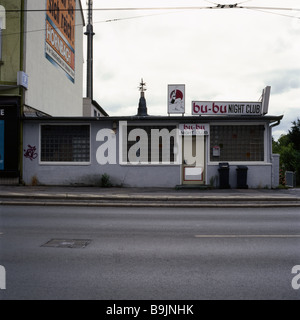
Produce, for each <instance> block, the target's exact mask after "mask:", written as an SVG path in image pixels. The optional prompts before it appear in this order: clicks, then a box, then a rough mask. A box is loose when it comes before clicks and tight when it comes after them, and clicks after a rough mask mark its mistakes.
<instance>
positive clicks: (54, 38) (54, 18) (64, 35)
mask: <svg viewBox="0 0 300 320" xmlns="http://www.w3.org/2000/svg"><path fill="white" fill-rule="evenodd" d="M75 9H76V0H47V11H46V41H45V50H46V58H47V59H48V60H49V61H50V62H51V63H52V64H54V65H55V66H57V67H59V68H61V69H62V70H63V71H64V72H65V73H66V75H67V76H68V78H69V79H70V80H71V81H72V82H75V17H76V15H75V12H76V10H75Z"/></svg>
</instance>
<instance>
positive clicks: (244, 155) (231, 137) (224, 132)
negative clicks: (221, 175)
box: [210, 125, 265, 162]
mask: <svg viewBox="0 0 300 320" xmlns="http://www.w3.org/2000/svg"><path fill="white" fill-rule="evenodd" d="M264 130H265V126H264V125H211V126H210V161H216V162H219V161H264ZM214 148H218V149H219V150H220V152H219V153H217V155H216V153H214V152H213V151H214Z"/></svg>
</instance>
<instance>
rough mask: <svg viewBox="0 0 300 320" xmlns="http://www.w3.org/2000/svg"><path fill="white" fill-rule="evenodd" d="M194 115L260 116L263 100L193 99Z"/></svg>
mask: <svg viewBox="0 0 300 320" xmlns="http://www.w3.org/2000/svg"><path fill="white" fill-rule="evenodd" d="M192 114H193V115H227V116H260V115H262V114H263V110H262V103H261V102H221V101H215V102H213V101H192Z"/></svg>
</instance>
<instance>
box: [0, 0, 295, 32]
mask: <svg viewBox="0 0 300 320" xmlns="http://www.w3.org/2000/svg"><path fill="white" fill-rule="evenodd" d="M204 1H206V2H209V3H213V2H210V1H207V0H204ZM249 1H253V0H247V1H243V2H240V3H237V4H235V5H218V6H216V7H173V8H104V9H93V10H96V11H102V10H110V11H112V10H124V11H125V10H165V9H169V10H179V9H181V11H186V10H191V9H223V8H226V9H229V8H237V9H247V10H252V11H257V12H262V13H267V14H274V15H279V16H283V17H288V18H293V19H300V17H297V16H292V15H286V14H282V13H278V12H270V11H266V10H286V11H300V8H274V7H248V6H238V4H242V3H245V2H249ZM213 4H214V3H213ZM224 6H225V7H224ZM76 10H81V9H76ZM16 11H19V12H20V11H22V10H11V11H10V12H16ZM46 11H47V10H42V9H33V10H24V12H46ZM66 11H67V10H66ZM6 12H9V10H7V11H6ZM171 13H172V14H174V13H179V11H176V12H174V11H172V12H164V13H153V14H147V15H140V16H132V17H123V18H115V19H107V20H102V21H96V22H94V24H98V23H111V22H117V21H123V20H132V19H141V18H146V17H153V16H158V15H166V14H171ZM74 27H83V24H76V25H74ZM58 29H61V28H58ZM45 31H46V29H45V28H43V29H37V30H27V31H25V32H23V33H33V32H45ZM21 33H22V32H14V33H3V34H2V37H5V36H10V35H19V34H21Z"/></svg>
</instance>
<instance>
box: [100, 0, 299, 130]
mask: <svg viewBox="0 0 300 320" xmlns="http://www.w3.org/2000/svg"><path fill="white" fill-rule="evenodd" d="M213 2H215V1H213ZM218 2H220V3H221V4H232V1H221V0H220V1H218ZM241 2H242V1H241ZM241 5H242V6H260V7H264V6H272V7H286V8H289V7H291V8H299V9H300V5H299V4H298V3H297V1H295V0H285V1H283V0H281V1H276V0H272V1H271V0H252V1H248V2H245V3H242V4H241ZM118 6H121V7H135V6H139V7H140V6H143V7H155V6H160V7H162V6H165V7H167V6H213V5H212V4H210V3H208V2H207V1H199V0H190V1H188V0H185V1H183V0H177V1H174V0H172V1H167V0H160V1H156V0H151V1H147V0H145V1H140V0H139V1H129V0H128V1H127V0H122V1H113V0H110V1H106V0H101V1H97V0H94V8H96V9H97V8H103V7H118ZM274 13H276V14H268V13H265V12H260V11H256V10H249V9H236V8H234V9H218V10H209V9H208V10H193V11H192V10H189V11H184V12H174V11H125V12H123V11H112V12H111V11H97V10H95V12H94V31H95V33H96V36H95V38H94V99H95V100H97V102H98V103H99V104H101V106H102V107H103V108H104V109H105V110H106V111H107V112H108V113H109V114H110V115H134V114H136V112H137V106H138V100H139V92H138V90H137V87H138V84H139V81H140V79H141V78H142V77H143V78H144V80H145V81H146V83H147V87H148V91H147V92H146V99H147V106H148V112H149V114H153V115H157V114H159V115H166V114H167V103H166V101H167V85H168V84H173V83H179V84H181V83H182V84H185V85H186V109H187V114H190V108H191V107H190V105H191V101H192V100H201V99H203V100H217V99H218V100H237V101H239V100H244V101H245V100H252V101H257V100H258V99H259V97H260V95H261V92H262V89H263V88H264V87H265V86H267V85H270V86H272V91H271V99H270V108H269V112H270V114H273V115H280V114H283V113H284V115H285V118H286V119H288V121H287V122H286V121H283V122H282V125H280V126H279V127H278V130H282V131H287V130H288V129H289V128H290V120H291V121H293V120H295V119H296V118H297V116H299V117H300V114H299V107H300V105H299V103H298V102H299V98H300V59H299V52H300V39H299V37H300V33H299V31H300V20H299V19H296V18H295V19H293V18H289V17H285V16H280V15H278V14H284V15H292V16H296V17H299V16H300V11H274ZM158 14H159V15H158ZM145 15H149V16H147V17H140V16H145ZM131 17H136V18H135V19H127V20H120V21H116V22H102V21H106V20H108V19H115V18H131Z"/></svg>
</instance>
